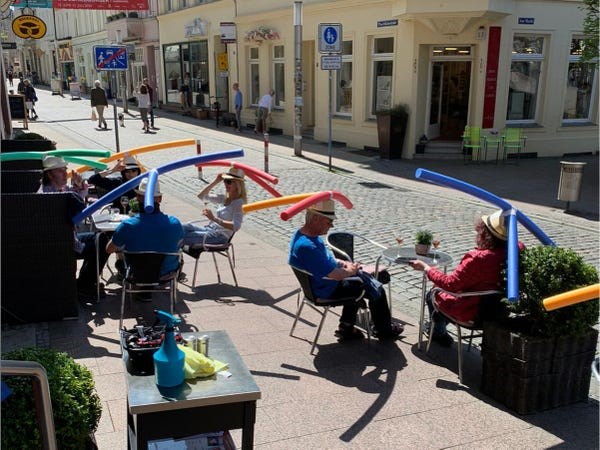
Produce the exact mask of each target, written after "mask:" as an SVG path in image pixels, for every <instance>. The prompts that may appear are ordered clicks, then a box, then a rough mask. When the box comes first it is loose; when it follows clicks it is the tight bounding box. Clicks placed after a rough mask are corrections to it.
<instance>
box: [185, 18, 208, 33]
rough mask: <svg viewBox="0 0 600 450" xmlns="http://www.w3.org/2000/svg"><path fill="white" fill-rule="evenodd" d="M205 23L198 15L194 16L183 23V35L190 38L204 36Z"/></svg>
mask: <svg viewBox="0 0 600 450" xmlns="http://www.w3.org/2000/svg"><path fill="white" fill-rule="evenodd" d="M207 25H208V24H207V23H206V21H204V20H202V19H200V18H199V17H196V18H195V19H194V20H192V21H191V22H188V23H187V24H185V25H184V29H185V37H186V38H191V37H203V36H206V28H207Z"/></svg>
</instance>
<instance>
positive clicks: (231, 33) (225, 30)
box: [221, 22, 236, 44]
mask: <svg viewBox="0 0 600 450" xmlns="http://www.w3.org/2000/svg"><path fill="white" fill-rule="evenodd" d="M235 39H236V31H235V23H233V22H221V43H222V44H235Z"/></svg>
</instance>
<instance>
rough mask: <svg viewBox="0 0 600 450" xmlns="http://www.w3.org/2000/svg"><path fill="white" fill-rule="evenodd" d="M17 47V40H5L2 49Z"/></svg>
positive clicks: (14, 48)
mask: <svg viewBox="0 0 600 450" xmlns="http://www.w3.org/2000/svg"><path fill="white" fill-rule="evenodd" d="M16 49H17V43H16V42H3V43H2V50H16Z"/></svg>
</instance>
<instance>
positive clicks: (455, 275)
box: [410, 210, 523, 347]
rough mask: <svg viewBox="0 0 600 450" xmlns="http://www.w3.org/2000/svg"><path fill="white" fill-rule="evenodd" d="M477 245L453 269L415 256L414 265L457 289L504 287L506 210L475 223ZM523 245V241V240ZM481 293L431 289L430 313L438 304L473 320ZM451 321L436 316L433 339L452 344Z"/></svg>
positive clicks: (456, 316) (439, 282)
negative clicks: (438, 265) (448, 271)
mask: <svg viewBox="0 0 600 450" xmlns="http://www.w3.org/2000/svg"><path fill="white" fill-rule="evenodd" d="M475 231H476V232H477V236H476V245H477V246H476V247H475V248H474V249H473V250H469V251H468V252H467V253H466V254H465V255H464V256H463V258H462V260H461V261H460V264H459V265H458V266H457V267H456V269H454V271H453V272H452V273H449V274H446V273H445V272H444V271H443V270H440V269H438V268H436V267H431V266H429V264H427V263H426V262H424V261H421V260H414V261H411V262H410V265H411V266H412V267H413V268H414V269H416V270H423V271H425V273H426V275H427V278H428V279H429V280H430V281H431V282H433V284H434V285H435V286H436V287H440V288H442V289H444V290H445V291H449V292H454V293H464V292H476V291H487V290H500V289H501V284H500V283H501V281H502V276H501V272H502V268H503V267H504V266H505V263H506V258H507V240H508V230H507V228H506V213H503V212H502V211H500V210H499V211H496V212H495V213H493V214H490V215H487V214H484V215H483V216H481V219H479V220H478V221H477V223H476V225H475ZM519 247H520V248H523V245H522V244H521V243H519ZM481 301H485V300H482V299H481V297H479V296H476V295H473V296H462V297H457V296H455V295H452V294H450V293H448V292H436V293H435V295H433V293H432V292H431V291H430V293H429V294H428V295H427V305H428V307H429V314H430V316H431V314H433V311H434V304H435V307H436V308H437V309H439V310H440V311H443V312H444V314H448V316H449V317H452V318H453V319H455V320H457V321H459V322H462V323H469V322H473V321H474V320H475V318H476V317H477V315H478V313H479V304H480V302H481ZM446 325H447V322H446V321H445V320H444V319H443V317H440V318H439V319H438V318H437V317H436V320H435V329H434V330H433V331H432V333H433V334H432V336H431V338H432V340H433V341H434V342H437V343H438V344H440V345H441V346H443V347H450V346H451V345H452V337H451V336H450V335H449V334H448V332H447V331H446Z"/></svg>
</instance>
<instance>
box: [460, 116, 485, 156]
mask: <svg viewBox="0 0 600 450" xmlns="http://www.w3.org/2000/svg"><path fill="white" fill-rule="evenodd" d="M482 149H483V137H482V136H481V127H472V126H469V125H467V126H466V127H465V132H464V133H463V135H462V153H463V157H464V159H465V164H466V163H467V162H469V161H478V160H480V159H481V150H482Z"/></svg>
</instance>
